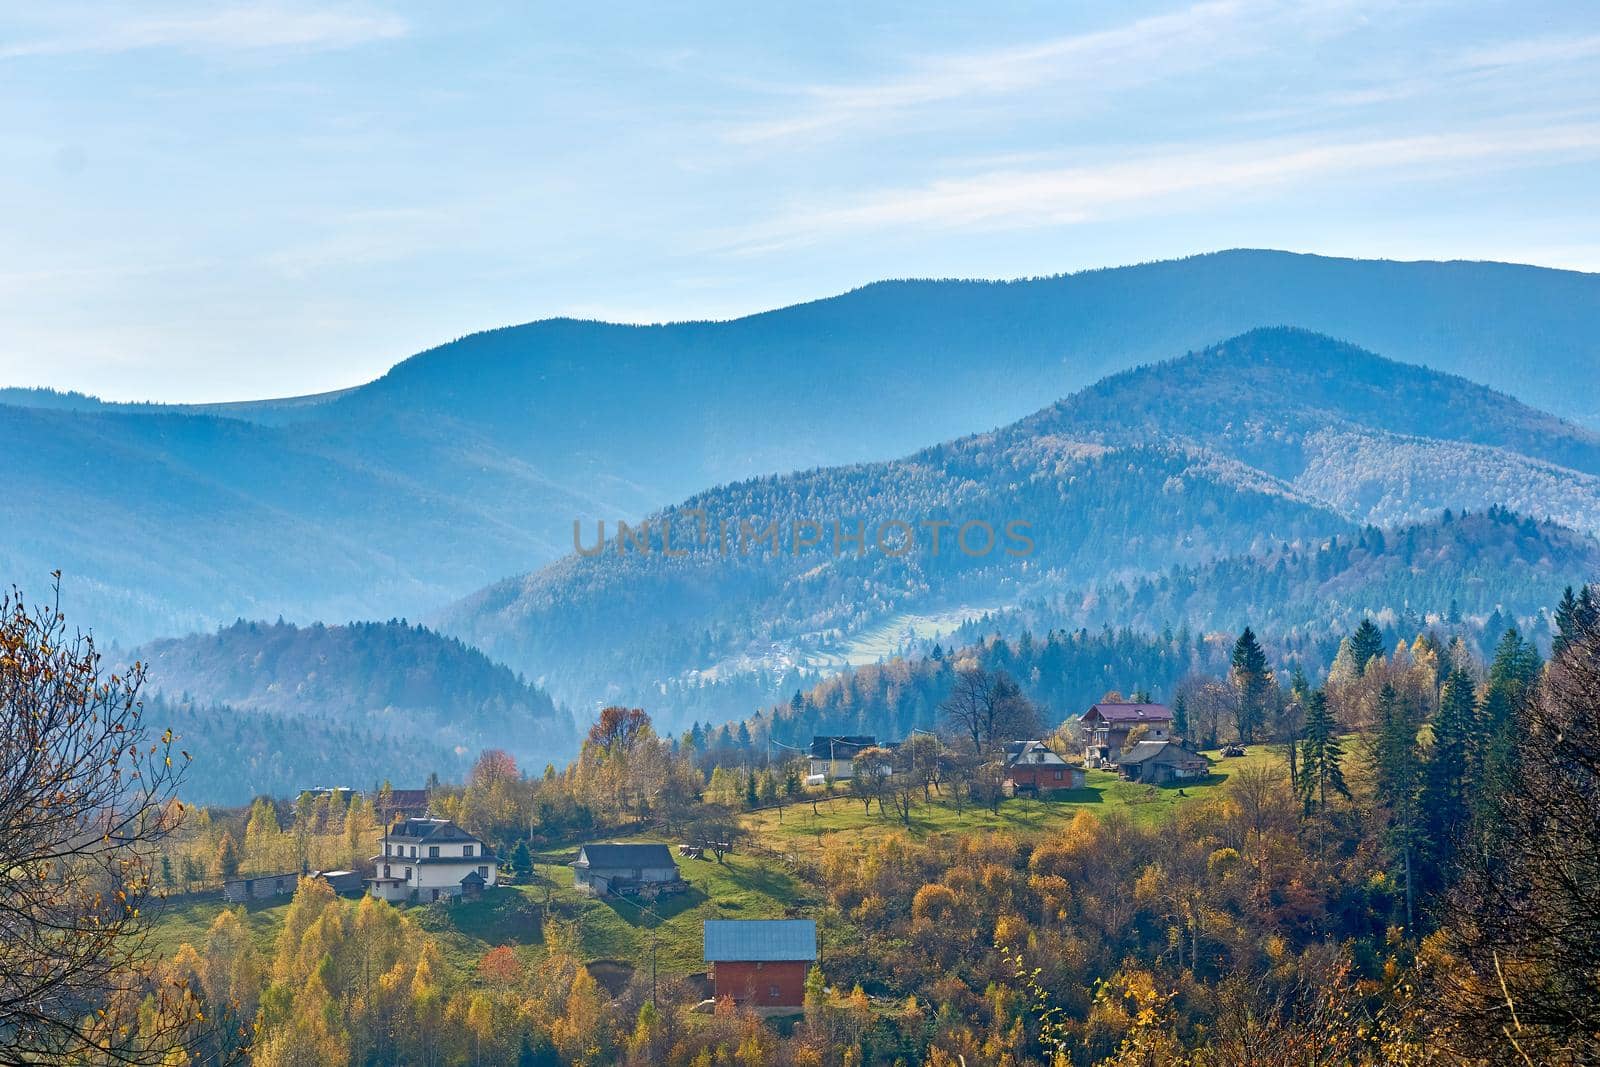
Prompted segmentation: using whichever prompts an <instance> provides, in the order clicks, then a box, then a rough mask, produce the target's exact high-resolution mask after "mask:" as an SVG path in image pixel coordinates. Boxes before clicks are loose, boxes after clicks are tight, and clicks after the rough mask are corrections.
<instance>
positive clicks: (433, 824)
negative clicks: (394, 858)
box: [389, 819, 478, 844]
mask: <svg viewBox="0 0 1600 1067" xmlns="http://www.w3.org/2000/svg"><path fill="white" fill-rule="evenodd" d="M389 836H390V837H404V838H406V839H407V840H411V841H426V842H428V843H429V844H437V843H439V842H441V841H473V842H476V841H477V840H478V839H477V838H476V837H473V836H472V835H471V834H469V833H467V832H466V831H465V830H463V829H462V828H461V827H459V826H457V825H456V824H455V823H453V822H451V821H450V820H449V819H401V820H400V821H399V822H397V823H395V824H394V825H393V826H391V827H390V828H389Z"/></svg>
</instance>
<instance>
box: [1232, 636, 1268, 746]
mask: <svg viewBox="0 0 1600 1067" xmlns="http://www.w3.org/2000/svg"><path fill="white" fill-rule="evenodd" d="M1232 673H1233V684H1234V688H1235V689H1237V690H1238V693H1239V708H1238V712H1237V716H1238V719H1237V724H1238V728H1239V740H1241V741H1244V742H1247V743H1248V742H1250V741H1253V740H1255V731H1256V727H1257V726H1259V725H1261V721H1262V719H1263V718H1265V716H1266V706H1267V689H1268V687H1269V686H1270V685H1271V684H1272V677H1271V675H1270V674H1269V673H1268V671H1267V654H1266V653H1265V652H1263V651H1261V643H1260V642H1259V641H1257V640H1256V635H1255V632H1254V631H1252V630H1251V629H1250V627H1248V626H1246V627H1245V628H1244V632H1243V633H1241V634H1240V635H1239V640H1237V641H1235V642H1234V643H1233V672H1232Z"/></svg>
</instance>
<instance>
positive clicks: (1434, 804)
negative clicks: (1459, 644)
mask: <svg viewBox="0 0 1600 1067" xmlns="http://www.w3.org/2000/svg"><path fill="white" fill-rule="evenodd" d="M1477 725H1478V702H1477V695H1476V694H1475V693H1474V692H1473V684H1472V675H1470V674H1468V673H1467V669H1466V667H1465V665H1457V666H1455V667H1453V668H1452V669H1451V671H1450V673H1449V675H1448V676H1447V677H1446V678H1445V682H1444V687H1443V689H1442V690H1441V691H1440V694H1439V711H1438V713H1437V714H1436V715H1435V716H1434V719H1433V746H1432V748H1431V749H1430V751H1429V753H1428V762H1427V765H1426V767H1425V768H1424V771H1423V778H1422V801H1421V804H1422V812H1423V817H1424V819H1425V826H1426V830H1427V833H1426V848H1425V852H1426V868H1427V869H1426V873H1425V878H1426V883H1427V884H1428V885H1429V886H1431V887H1433V888H1441V887H1442V886H1443V884H1444V881H1445V877H1444V873H1445V872H1446V871H1447V870H1449V869H1450V865H1451V862H1452V860H1453V859H1454V856H1455V849H1456V844H1457V842H1458V841H1459V840H1460V838H1461V834H1462V832H1463V831H1464V830H1465V829H1466V825H1467V821H1468V819H1470V818H1471V816H1472V807H1473V799H1472V792H1471V788H1472V782H1473V780H1474V779H1473V777H1472V773H1471V758H1472V750H1473V747H1474V745H1475V744H1476V735H1477Z"/></svg>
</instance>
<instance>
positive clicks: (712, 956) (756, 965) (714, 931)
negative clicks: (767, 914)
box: [705, 919, 817, 1008]
mask: <svg viewBox="0 0 1600 1067" xmlns="http://www.w3.org/2000/svg"><path fill="white" fill-rule="evenodd" d="M705 958H706V963H708V964H710V965H711V982H712V988H713V991H714V992H713V995H714V996H715V997H716V998H717V999H718V1000H721V999H722V998H723V997H728V998H729V999H731V1000H732V1001H733V1002H734V1003H735V1004H742V1005H748V1006H749V1007H752V1008H799V1007H802V1006H804V1004H805V999H806V972H807V971H809V970H810V969H811V965H812V964H814V963H815V962H816V960H817V924H816V922H815V921H814V920H811V919H708V920H706V924H705Z"/></svg>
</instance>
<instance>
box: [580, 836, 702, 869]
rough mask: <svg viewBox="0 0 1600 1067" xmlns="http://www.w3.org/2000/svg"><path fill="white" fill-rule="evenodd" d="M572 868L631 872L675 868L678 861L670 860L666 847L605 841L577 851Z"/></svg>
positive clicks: (631, 842)
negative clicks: (645, 868) (652, 868)
mask: <svg viewBox="0 0 1600 1067" xmlns="http://www.w3.org/2000/svg"><path fill="white" fill-rule="evenodd" d="M573 866H574V867H588V868H590V869H591V870H593V869H595V868H599V869H600V870H612V869H618V868H621V869H627V870H631V869H633V868H635V867H677V866H678V861H677V860H675V859H673V858H672V850H671V849H669V848H668V847H667V846H666V845H658V844H648V843H645V842H637V841H624V842H615V841H607V842H604V843H602V844H598V845H584V846H583V847H582V848H580V849H578V858H577V860H575V861H574V862H573Z"/></svg>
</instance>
